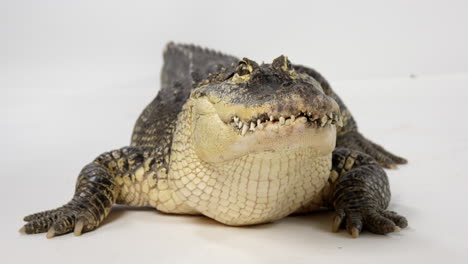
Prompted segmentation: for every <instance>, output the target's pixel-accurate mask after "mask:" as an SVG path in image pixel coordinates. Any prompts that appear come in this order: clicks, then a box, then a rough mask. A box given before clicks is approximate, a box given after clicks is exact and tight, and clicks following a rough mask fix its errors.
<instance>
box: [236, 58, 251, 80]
mask: <svg viewBox="0 0 468 264" xmlns="http://www.w3.org/2000/svg"><path fill="white" fill-rule="evenodd" d="M251 72H252V66H250V65H249V64H247V62H246V61H244V60H241V61H240V62H239V66H237V69H236V73H237V74H238V75H239V76H244V75H248V74H250V73H251Z"/></svg>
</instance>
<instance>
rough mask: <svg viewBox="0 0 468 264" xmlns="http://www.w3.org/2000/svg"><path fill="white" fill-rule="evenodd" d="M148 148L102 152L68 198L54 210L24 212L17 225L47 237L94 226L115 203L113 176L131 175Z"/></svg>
mask: <svg viewBox="0 0 468 264" xmlns="http://www.w3.org/2000/svg"><path fill="white" fill-rule="evenodd" d="M148 155H149V154H148V151H144V150H143V149H141V148H138V147H124V148H122V149H119V150H114V151H111V152H107V153H104V154H102V155H100V156H99V157H98V158H96V159H95V160H94V161H93V162H92V163H90V164H88V165H87V166H85V167H84V168H83V169H82V171H81V173H80V175H79V176H78V180H77V183H76V188H75V194H74V196H73V198H72V200H71V201H70V202H68V203H67V204H65V205H64V206H62V207H59V208H57V209H54V210H49V211H44V212H40V213H36V214H32V215H29V216H26V217H25V218H24V221H27V222H28V223H27V224H25V225H24V226H23V227H22V228H21V230H20V231H21V232H24V233H26V234H36V233H43V232H47V238H52V237H54V236H56V235H61V234H65V233H69V232H72V231H74V233H75V235H81V233H82V232H87V231H91V230H94V229H95V228H97V227H98V226H99V224H100V223H101V222H102V221H103V220H104V219H105V218H106V216H107V215H108V214H109V212H110V211H111V208H112V205H113V204H114V203H115V201H116V199H117V197H118V195H119V192H120V186H119V185H118V184H117V183H116V178H117V177H125V176H126V175H127V177H130V176H131V172H132V171H134V170H135V169H136V168H138V167H140V166H141V164H142V163H143V161H144V158H145V157H146V156H148Z"/></svg>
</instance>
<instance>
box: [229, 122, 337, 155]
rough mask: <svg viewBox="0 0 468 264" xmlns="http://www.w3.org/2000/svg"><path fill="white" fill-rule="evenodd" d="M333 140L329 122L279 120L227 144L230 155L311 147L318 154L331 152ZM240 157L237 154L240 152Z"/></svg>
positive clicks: (334, 137) (333, 128)
mask: <svg viewBox="0 0 468 264" xmlns="http://www.w3.org/2000/svg"><path fill="white" fill-rule="evenodd" d="M335 143H336V127H335V125H332V124H327V125H324V126H318V127H317V126H315V125H314V124H313V123H309V122H302V121H300V120H299V122H297V120H296V122H294V123H293V124H290V125H280V124H278V123H271V124H266V126H265V127H264V128H263V129H261V130H259V129H257V130H255V131H253V133H248V134H245V135H244V136H242V137H241V140H239V141H238V142H237V143H235V144H234V145H232V146H231V147H230V150H229V151H230V152H231V154H232V157H234V156H238V155H239V154H241V153H244V154H245V153H258V152H271V151H274V152H281V151H294V149H301V148H311V149H313V150H314V151H316V152H317V153H320V154H321V155H325V154H328V153H331V152H332V151H333V149H334V148H335ZM239 156H240V155H239Z"/></svg>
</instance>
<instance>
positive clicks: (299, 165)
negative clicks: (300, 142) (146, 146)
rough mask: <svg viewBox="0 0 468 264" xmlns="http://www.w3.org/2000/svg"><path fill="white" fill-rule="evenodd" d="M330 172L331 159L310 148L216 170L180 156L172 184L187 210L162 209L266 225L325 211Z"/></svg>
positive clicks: (240, 161) (172, 172)
mask: <svg viewBox="0 0 468 264" xmlns="http://www.w3.org/2000/svg"><path fill="white" fill-rule="evenodd" d="M186 154H187V153H186ZM330 168H331V154H328V155H325V156H317V155H316V154H315V153H314V152H313V151H312V150H311V149H309V148H304V149H300V150H297V149H296V150H291V151H281V152H280V153H278V152H261V153H255V154H249V155H246V156H244V157H242V158H239V159H236V160H233V161H229V162H225V163H223V164H217V166H216V167H215V166H212V165H208V164H206V163H205V164H204V163H203V162H200V161H199V160H198V159H197V158H196V157H195V156H194V155H193V154H192V155H188V156H187V155H184V157H183V158H182V157H181V159H180V160H178V159H177V157H175V159H174V160H172V161H171V169H170V173H169V175H168V183H169V188H170V189H171V190H173V191H174V193H173V195H172V196H173V198H172V199H174V202H173V203H174V204H180V205H181V206H177V207H173V208H172V210H171V209H168V208H167V207H166V208H158V207H159V206H156V207H157V208H158V209H160V210H161V209H163V210H162V211H165V212H168V213H191V214H193V213H197V212H198V213H201V214H204V215H206V216H208V217H210V218H213V219H215V220H217V221H219V222H221V223H224V224H227V225H251V224H258V223H266V222H270V221H274V220H277V219H280V218H283V217H285V216H287V215H289V214H291V213H294V212H297V211H308V210H312V209H316V208H318V207H320V205H321V204H322V191H323V189H324V187H325V184H326V183H327V179H328V177H329V173H330ZM156 205H157V203H156Z"/></svg>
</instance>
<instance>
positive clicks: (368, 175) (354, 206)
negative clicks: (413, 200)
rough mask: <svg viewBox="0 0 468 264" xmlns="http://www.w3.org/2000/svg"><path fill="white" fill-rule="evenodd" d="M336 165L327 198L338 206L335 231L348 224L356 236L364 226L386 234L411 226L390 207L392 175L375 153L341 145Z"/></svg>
mask: <svg viewBox="0 0 468 264" xmlns="http://www.w3.org/2000/svg"><path fill="white" fill-rule="evenodd" d="M332 166H333V167H332V171H331V175H330V179H329V182H330V183H331V188H330V192H329V197H328V199H327V200H328V201H329V203H330V205H331V206H333V208H334V209H335V216H334V219H333V227H332V229H333V231H334V232H338V231H339V229H340V227H342V226H344V227H345V228H346V230H347V231H348V232H349V233H350V234H351V235H352V236H353V237H355V238H356V237H358V236H359V233H360V232H361V230H362V229H363V228H364V229H367V230H369V231H371V232H373V233H377V234H386V233H390V232H398V231H399V230H400V228H405V227H406V226H408V222H407V220H406V218H404V217H403V216H400V215H398V214H397V213H395V212H392V211H387V210H386V208H387V206H388V204H389V202H390V186H389V183H388V178H387V175H386V173H385V171H384V170H383V169H382V168H381V167H380V166H379V165H378V164H377V162H376V161H375V160H374V159H373V158H372V157H370V156H368V155H366V154H364V153H362V152H359V151H355V150H350V149H345V148H337V149H336V150H335V151H334V152H333V165H332Z"/></svg>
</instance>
